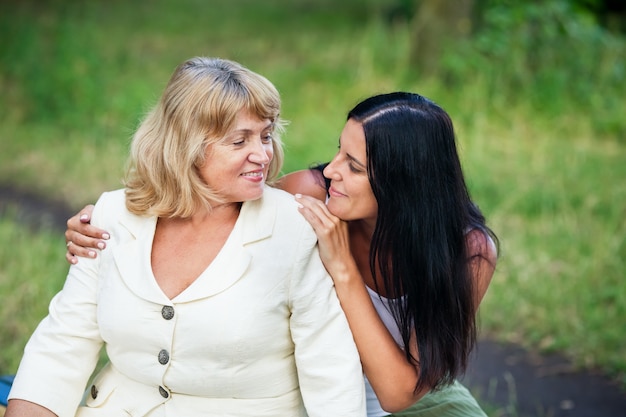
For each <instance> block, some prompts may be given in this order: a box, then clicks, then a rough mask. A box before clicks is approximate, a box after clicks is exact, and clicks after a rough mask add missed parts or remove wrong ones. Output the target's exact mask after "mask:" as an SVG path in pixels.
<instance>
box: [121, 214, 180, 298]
mask: <svg viewBox="0 0 626 417" xmlns="http://www.w3.org/2000/svg"><path fill="white" fill-rule="evenodd" d="M156 221H157V219H156V217H147V218H143V217H139V216H134V215H128V216H122V217H121V219H120V224H121V226H122V227H123V228H124V229H126V231H127V232H128V233H129V235H128V236H125V237H126V239H125V241H123V242H121V243H120V244H119V245H117V246H116V247H115V248H113V258H114V259H115V263H116V265H117V268H118V270H119V273H120V276H121V278H122V280H123V281H124V283H125V284H126V286H128V288H129V289H130V290H131V291H132V292H133V293H134V294H135V295H137V296H138V297H140V298H143V299H145V300H147V301H150V302H153V303H158V304H170V303H171V301H170V300H169V299H168V298H167V296H166V295H165V294H164V293H163V291H161V288H159V286H158V284H157V283H156V281H155V280H154V277H153V275H152V267H151V265H150V249H151V248H152V240H153V238H154V230H155V227H156ZM118 233H120V232H118Z"/></svg>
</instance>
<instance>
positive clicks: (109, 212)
mask: <svg viewBox="0 0 626 417" xmlns="http://www.w3.org/2000/svg"><path fill="white" fill-rule="evenodd" d="M142 219H143V218H141V217H139V216H137V215H135V214H132V213H131V212H129V211H128V209H127V208H126V192H125V189H123V188H121V189H118V190H114V191H106V192H104V193H102V195H100V198H98V201H97V202H96V204H95V208H94V212H93V215H92V224H93V225H94V226H98V227H100V228H103V229H107V230H110V229H111V228H112V227H114V226H115V225H117V224H119V223H124V224H134V223H137V222H141V221H142Z"/></svg>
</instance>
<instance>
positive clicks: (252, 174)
mask: <svg viewBox="0 0 626 417" xmlns="http://www.w3.org/2000/svg"><path fill="white" fill-rule="evenodd" d="M241 176H242V177H255V178H262V177H263V172H244V173H243V174H241Z"/></svg>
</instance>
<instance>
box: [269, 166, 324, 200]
mask: <svg viewBox="0 0 626 417" xmlns="http://www.w3.org/2000/svg"><path fill="white" fill-rule="evenodd" d="M276 186H277V187H278V188H280V189H282V190H285V191H287V192H288V193H291V194H296V193H298V194H305V195H310V196H312V197H315V198H317V199H319V200H322V201H324V200H325V199H326V183H325V178H324V175H323V174H322V172H321V171H319V170H317V169H303V170H300V171H294V172H292V173H289V174H287V175H285V176H283V177H281V178H280V179H279V180H278V182H277V183H276Z"/></svg>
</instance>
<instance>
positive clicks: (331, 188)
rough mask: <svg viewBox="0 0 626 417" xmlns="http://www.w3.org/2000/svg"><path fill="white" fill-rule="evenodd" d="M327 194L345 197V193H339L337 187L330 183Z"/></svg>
mask: <svg viewBox="0 0 626 417" xmlns="http://www.w3.org/2000/svg"><path fill="white" fill-rule="evenodd" d="M328 194H329V195H330V196H331V197H345V196H346V195H345V194H343V193H340V192H339V191H337V189H335V188H334V187H333V186H332V185H331V186H330V188H329V189H328Z"/></svg>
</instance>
